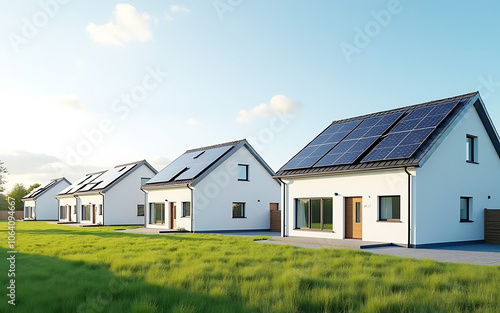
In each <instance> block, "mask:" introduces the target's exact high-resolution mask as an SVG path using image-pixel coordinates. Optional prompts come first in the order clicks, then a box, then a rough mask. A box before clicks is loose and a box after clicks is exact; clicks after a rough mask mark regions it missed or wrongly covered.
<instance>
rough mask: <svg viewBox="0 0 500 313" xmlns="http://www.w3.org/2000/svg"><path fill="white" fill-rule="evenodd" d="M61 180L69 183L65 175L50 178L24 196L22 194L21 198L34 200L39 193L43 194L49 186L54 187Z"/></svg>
mask: <svg viewBox="0 0 500 313" xmlns="http://www.w3.org/2000/svg"><path fill="white" fill-rule="evenodd" d="M62 181H65V182H67V183H68V184H70V185H71V183H70V182H69V181H68V180H67V179H66V178H65V177H60V178H56V179H51V180H50V181H49V182H48V183H46V184H44V185H41V186H40V187H38V188H35V189H33V190H32V191H31V192H30V193H28V194H27V195H26V196H24V197H23V198H22V200H36V199H37V198H39V197H40V196H41V195H43V194H44V193H45V192H47V191H48V190H50V189H51V188H53V187H55V186H56V185H57V184H59V183H60V182H62Z"/></svg>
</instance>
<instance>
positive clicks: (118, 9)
mask: <svg viewBox="0 0 500 313" xmlns="http://www.w3.org/2000/svg"><path fill="white" fill-rule="evenodd" d="M152 21H153V22H154V19H152V18H151V16H149V14H147V13H139V12H137V9H136V8H135V7H133V6H132V5H130V4H126V3H121V4H117V5H116V6H115V11H114V12H113V18H112V21H110V22H109V23H107V24H104V25H96V24H94V23H90V24H89V25H88V26H87V31H88V32H89V33H90V37H91V38H92V40H93V41H94V42H97V43H100V44H103V45H115V46H123V44H124V43H127V42H129V41H141V42H145V41H148V40H151V39H152V38H153V33H152V32H151V27H150V24H151V22H152Z"/></svg>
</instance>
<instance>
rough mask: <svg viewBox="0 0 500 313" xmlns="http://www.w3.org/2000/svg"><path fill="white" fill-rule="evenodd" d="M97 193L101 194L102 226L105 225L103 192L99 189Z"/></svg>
mask: <svg viewBox="0 0 500 313" xmlns="http://www.w3.org/2000/svg"><path fill="white" fill-rule="evenodd" d="M99 194H100V195H101V196H102V226H104V225H106V224H104V193H103V192H102V191H99Z"/></svg>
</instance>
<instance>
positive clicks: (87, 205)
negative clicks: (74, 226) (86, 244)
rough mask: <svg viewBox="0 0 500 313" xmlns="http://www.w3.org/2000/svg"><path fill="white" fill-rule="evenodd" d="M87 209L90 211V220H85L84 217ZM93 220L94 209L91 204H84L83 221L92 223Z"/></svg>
mask: <svg viewBox="0 0 500 313" xmlns="http://www.w3.org/2000/svg"><path fill="white" fill-rule="evenodd" d="M87 208H88V209H89V214H88V215H89V216H88V219H83V217H84V215H86V214H84V213H85V210H86V209H87ZM91 220H92V207H91V206H90V204H82V221H85V222H90V221H91Z"/></svg>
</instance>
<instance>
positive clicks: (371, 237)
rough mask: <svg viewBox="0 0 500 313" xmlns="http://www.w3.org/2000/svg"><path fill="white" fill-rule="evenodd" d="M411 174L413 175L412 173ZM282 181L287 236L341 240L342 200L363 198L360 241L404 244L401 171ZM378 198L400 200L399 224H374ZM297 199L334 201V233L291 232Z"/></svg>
mask: <svg viewBox="0 0 500 313" xmlns="http://www.w3.org/2000/svg"><path fill="white" fill-rule="evenodd" d="M410 172H413V174H414V173H415V172H414V170H413V169H411V170H410ZM283 180H284V181H285V182H286V183H287V186H286V188H287V191H286V201H287V211H286V212H285V213H286V228H287V232H286V233H287V235H289V236H302V237H316V238H332V239H344V238H345V230H344V224H345V223H344V222H345V221H344V210H345V207H344V206H345V204H344V201H345V200H344V198H345V197H362V205H363V208H362V240H366V241H379V242H392V243H397V244H403V245H404V244H407V241H408V223H407V222H408V214H407V212H408V205H407V204H408V175H407V174H406V173H405V171H404V169H394V170H372V171H367V172H354V173H350V174H347V173H346V174H336V175H329V176H318V177H309V178H294V179H283ZM335 193H338V196H335ZM379 196H400V197H401V198H400V199H401V212H400V218H401V221H400V222H382V221H380V222H379V221H377V220H378V215H379V212H378V211H379V208H378V197H379ZM298 198H333V232H328V231H311V230H303V229H301V230H299V229H294V228H295V199H298Z"/></svg>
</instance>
